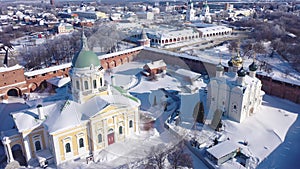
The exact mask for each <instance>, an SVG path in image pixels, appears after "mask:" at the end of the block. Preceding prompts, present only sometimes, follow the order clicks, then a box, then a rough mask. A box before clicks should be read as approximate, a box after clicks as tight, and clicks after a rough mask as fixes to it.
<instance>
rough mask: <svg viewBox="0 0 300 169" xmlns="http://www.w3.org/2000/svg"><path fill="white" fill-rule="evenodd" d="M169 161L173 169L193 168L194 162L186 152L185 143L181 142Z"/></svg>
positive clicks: (169, 155) (171, 153) (169, 156)
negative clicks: (181, 168)
mask: <svg viewBox="0 0 300 169" xmlns="http://www.w3.org/2000/svg"><path fill="white" fill-rule="evenodd" d="M168 160H169V162H170V163H171V165H172V168H173V169H177V168H180V167H188V168H192V167H193V160H192V158H191V156H190V155H189V154H188V153H186V152H184V142H183V141H181V142H179V143H178V145H176V146H175V148H174V149H173V150H171V152H170V153H169V154H168Z"/></svg>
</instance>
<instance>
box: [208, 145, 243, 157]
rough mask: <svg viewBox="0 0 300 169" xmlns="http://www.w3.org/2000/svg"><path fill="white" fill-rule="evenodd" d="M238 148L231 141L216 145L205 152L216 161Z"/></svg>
mask: <svg viewBox="0 0 300 169" xmlns="http://www.w3.org/2000/svg"><path fill="white" fill-rule="evenodd" d="M238 148H239V146H238V145H237V144H235V143H233V142H231V141H224V142H222V143H219V144H217V145H216V146H213V147H211V148H209V149H207V150H206V151H207V152H209V153H210V154H211V155H213V156H214V157H216V158H217V159H220V158H221V157H224V156H225V155H227V154H229V153H232V152H234V151H236V150H237V149H238Z"/></svg>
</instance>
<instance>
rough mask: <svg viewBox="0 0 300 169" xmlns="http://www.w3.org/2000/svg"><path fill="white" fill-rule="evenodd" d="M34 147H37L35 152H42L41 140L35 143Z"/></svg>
mask: <svg viewBox="0 0 300 169" xmlns="http://www.w3.org/2000/svg"><path fill="white" fill-rule="evenodd" d="M34 145H35V151H40V150H41V149H42V147H41V142H40V141H39V140H38V141H35V142H34Z"/></svg>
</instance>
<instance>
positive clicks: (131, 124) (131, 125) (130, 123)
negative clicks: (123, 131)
mask: <svg viewBox="0 0 300 169" xmlns="http://www.w3.org/2000/svg"><path fill="white" fill-rule="evenodd" d="M132 127H133V122H132V120H130V121H129V128H132Z"/></svg>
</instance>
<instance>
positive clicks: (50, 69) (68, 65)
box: [24, 63, 72, 77]
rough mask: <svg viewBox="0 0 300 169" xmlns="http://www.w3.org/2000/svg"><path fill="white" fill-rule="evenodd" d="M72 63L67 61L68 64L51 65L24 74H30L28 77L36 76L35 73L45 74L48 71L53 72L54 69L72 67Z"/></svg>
mask: <svg viewBox="0 0 300 169" xmlns="http://www.w3.org/2000/svg"><path fill="white" fill-rule="evenodd" d="M71 65H72V63H66V64H61V65H58V66H51V67H48V68H44V69H39V70H34V71H30V72H25V73H24V75H25V76H28V77H30V76H35V75H40V74H44V73H48V72H52V71H56V70H60V69H65V68H69V67H71Z"/></svg>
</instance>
